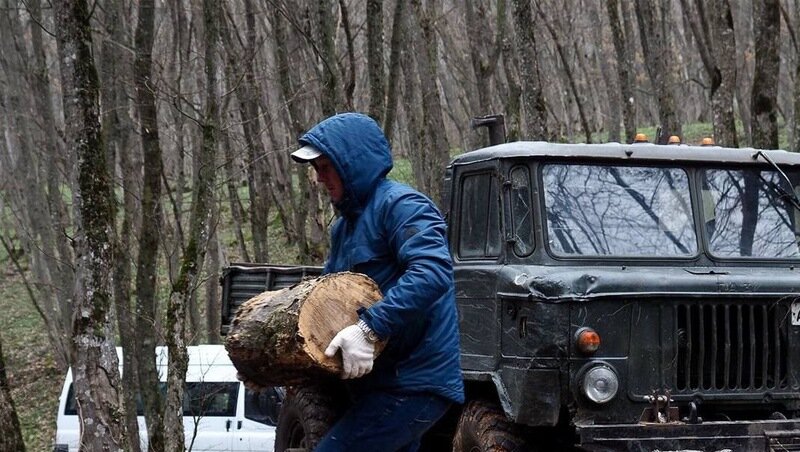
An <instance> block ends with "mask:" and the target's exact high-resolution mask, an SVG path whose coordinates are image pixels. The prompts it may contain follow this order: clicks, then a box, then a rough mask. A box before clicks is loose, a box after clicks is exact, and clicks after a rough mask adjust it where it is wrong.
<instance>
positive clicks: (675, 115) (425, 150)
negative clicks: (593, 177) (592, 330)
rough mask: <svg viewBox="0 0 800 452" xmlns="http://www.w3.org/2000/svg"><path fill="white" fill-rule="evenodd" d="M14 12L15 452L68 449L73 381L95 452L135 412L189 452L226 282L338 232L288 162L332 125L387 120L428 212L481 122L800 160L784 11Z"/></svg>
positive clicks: (11, 1)
mask: <svg viewBox="0 0 800 452" xmlns="http://www.w3.org/2000/svg"><path fill="white" fill-rule="evenodd" d="M0 11H1V12H2V14H0V67H1V68H2V71H0V244H1V245H2V247H0V268H2V279H0V312H3V314H2V315H0V450H15V451H17V450H23V448H24V447H25V446H26V445H27V447H28V450H49V449H50V448H51V447H52V440H53V433H54V426H55V414H56V410H55V406H56V405H55V404H56V403H57V401H56V398H57V395H58V391H59V389H60V382H61V381H62V379H63V375H64V373H65V371H66V368H67V366H70V365H71V366H72V368H73V371H74V372H75V381H76V386H77V388H78V391H77V394H78V398H79V403H80V406H81V412H82V413H81V414H82V416H84V418H92V419H94V420H95V422H93V423H92V424H91V425H89V426H87V427H86V428H87V429H88V431H87V435H88V436H87V438H92V440H91V441H92V442H91V444H87V447H89V450H101V449H102V448H103V447H107V446H109V447H111V446H114V447H116V446H120V447H122V448H123V449H124V450H134V451H135V450H137V449H138V447H137V445H136V444H135V443H136V442H135V441H134V442H132V443H130V444H129V443H128V442H127V436H130V437H134V438H135V437H136V436H135V431H136V430H135V425H136V424H135V417H134V416H135V415H134V413H133V412H132V410H126V409H125V407H132V406H133V403H132V400H133V394H134V392H133V391H134V390H138V391H140V392H141V394H142V396H143V400H144V404H145V413H146V418H147V423H148V425H149V426H151V427H150V428H148V431H149V434H150V441H151V444H154V447H156V449H155V450H176V451H177V450H183V435H182V434H178V431H177V430H176V429H180V428H182V423H181V422H177V420H176V418H175V416H176V414H174V413H179V410H169V409H167V410H164V406H180V403H181V398H182V394H183V393H182V391H181V390H180V387H181V386H180V385H181V381H180V376H181V372H185V366H186V361H185V356H186V355H185V348H184V347H185V346H186V345H187V344H192V343H215V342H219V340H220V338H219V335H218V330H219V327H218V324H219V312H220V309H219V298H220V295H219V285H218V277H219V272H220V269H221V268H222V267H223V266H225V265H227V264H229V263H230V262H234V261H252V262H274V263H303V264H319V263H320V262H321V261H322V259H323V257H324V255H325V252H326V249H327V227H328V225H329V224H330V221H331V219H332V218H333V215H334V213H333V211H332V209H331V207H330V205H329V203H328V201H327V199H326V197H325V195H324V190H320V187H318V186H317V184H316V182H315V180H314V176H313V172H312V171H310V170H309V168H308V166H307V165H305V166H302V165H295V164H292V163H291V161H290V159H289V158H288V154H289V152H291V151H292V150H294V149H295V148H296V146H297V144H296V140H297V137H298V136H299V135H300V134H302V133H303V132H304V131H305V130H307V129H308V128H309V127H310V126H312V125H313V124H315V123H316V122H318V121H319V120H321V119H323V118H325V117H326V116H329V115H331V114H334V113H336V112H341V111H353V110H355V111H362V112H365V113H368V114H369V115H371V116H372V117H373V118H375V119H376V120H377V121H378V122H379V123H380V124H381V125H382V127H383V128H384V130H385V131H386V134H387V136H388V137H389V138H390V141H391V143H392V147H393V152H394V155H395V160H396V162H397V164H396V168H395V170H394V171H393V172H392V174H391V175H390V176H391V177H393V178H396V179H400V180H403V181H405V182H408V183H410V184H412V185H414V186H416V187H417V188H419V189H420V190H422V191H424V192H426V193H428V194H429V195H430V196H431V197H432V198H433V199H434V200H437V201H438V200H440V198H441V180H442V176H443V172H444V168H445V166H446V164H447V161H448V160H449V159H450V158H451V156H452V155H455V154H458V153H461V152H465V151H468V150H471V149H474V148H477V147H480V146H482V145H484V144H485V143H486V137H485V136H483V135H481V134H480V133H479V132H477V131H473V130H471V129H470V126H469V124H470V119H471V118H472V117H474V116H480V115H485V114H493V113H502V114H504V115H505V118H506V125H507V131H508V136H509V139H510V140H518V139H526V140H548V141H563V142H577V141H580V142H606V141H619V142H630V141H631V140H632V137H633V136H634V134H635V133H636V132H638V131H648V132H649V134H650V136H651V139H653V140H655V141H657V142H661V143H663V142H665V141H666V139H667V137H668V136H669V135H673V134H674V135H679V136H681V137H683V139H684V142H695V143H696V142H698V141H699V140H700V138H701V137H703V136H706V135H708V136H713V137H714V139H715V140H716V142H717V143H718V144H721V145H724V146H729V147H739V146H753V147H757V148H778V147H780V148H783V149H787V150H791V151H797V150H798V149H800V43H798V37H797V32H798V27H799V26H800V5H798V2H796V1H792V0H535V1H533V0H492V1H489V0H485V1H481V0H409V1H402V0H397V1H392V0H293V1H292V0H229V1H215V0H161V1H155V0H139V1H136V0H96V1H93V2H91V3H89V2H87V1H86V0H63V1H56V2H44V3H43V2H42V1H41V0H0ZM779 139H780V141H779ZM162 344H163V345H167V346H168V347H170V356H171V357H174V359H173V360H172V362H171V363H170V365H171V366H172V368H171V369H172V371H171V375H174V378H173V377H171V378H170V381H169V384H168V391H167V393H166V396H162V395H161V393H160V392H159V391H158V390H157V389H156V388H157V387H158V385H157V384H156V383H155V382H156V381H157V380H156V378H157V377H156V376H155V364H154V362H153V360H152V359H143V357H145V356H153V353H152V350H153V347H154V346H156V345H162ZM115 345H117V346H120V345H121V346H123V347H124V349H125V372H124V378H125V381H124V384H123V385H119V384H118V383H119V381H120V378H121V377H120V375H119V372H118V370H117V361H116V355H115V354H114V352H113V347H114V346H115ZM4 353H5V355H4ZM4 357H5V360H4ZM123 387H124V388H125V390H122V389H121V388H123ZM120 413H124V416H122V415H119V414H120ZM20 419H21V421H20ZM125 425H127V432H128V435H127V436H126V434H125V432H126V428H125Z"/></svg>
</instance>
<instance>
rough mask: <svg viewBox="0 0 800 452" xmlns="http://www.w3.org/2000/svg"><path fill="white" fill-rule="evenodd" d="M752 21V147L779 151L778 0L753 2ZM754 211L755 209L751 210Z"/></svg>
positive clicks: (779, 18) (779, 20)
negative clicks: (753, 61)
mask: <svg viewBox="0 0 800 452" xmlns="http://www.w3.org/2000/svg"><path fill="white" fill-rule="evenodd" d="M753 19H754V20H755V24H756V26H755V34H756V35H755V48H756V55H755V68H756V71H755V74H754V75H753V92H752V95H751V103H750V107H751V110H752V113H753V124H752V126H751V134H752V137H753V147H756V148H762V149H777V148H778V112H777V105H778V102H777V99H778V69H779V67H780V55H779V54H778V36H780V28H781V16H780V6H779V2H778V0H759V1H754V2H753ZM753 211H755V210H753Z"/></svg>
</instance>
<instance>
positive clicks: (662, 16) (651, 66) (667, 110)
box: [635, 0, 682, 144]
mask: <svg viewBox="0 0 800 452" xmlns="http://www.w3.org/2000/svg"><path fill="white" fill-rule="evenodd" d="M669 3H670V2H669V0H636V2H635V6H636V18H637V22H638V23H639V38H640V40H641V42H642V54H643V55H644V60H645V67H646V68H647V74H648V75H649V76H650V82H651V83H652V89H653V96H654V97H655V98H656V103H657V105H658V119H659V122H660V124H659V126H660V127H661V135H660V136H659V137H657V138H656V139H657V141H658V142H659V143H662V144H666V142H667V139H668V138H669V136H670V135H679V136H680V135H681V134H682V127H681V121H680V118H679V116H678V111H677V104H676V103H675V91H674V90H675V88H676V82H675V79H676V74H675V72H674V69H673V68H674V66H675V65H674V64H672V62H673V61H674V56H673V54H672V47H671V42H670V32H669V30H670V27H671V21H670V10H669Z"/></svg>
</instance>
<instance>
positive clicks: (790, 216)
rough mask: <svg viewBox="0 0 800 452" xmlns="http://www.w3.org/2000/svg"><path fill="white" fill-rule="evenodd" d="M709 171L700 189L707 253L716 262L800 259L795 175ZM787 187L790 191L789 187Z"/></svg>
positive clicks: (799, 184) (799, 185)
mask: <svg viewBox="0 0 800 452" xmlns="http://www.w3.org/2000/svg"><path fill="white" fill-rule="evenodd" d="M786 175H787V177H788V180H787V178H784V177H782V176H781V175H780V174H779V173H778V172H777V171H772V170H768V171H759V170H752V169H750V170H745V169H742V170H731V169H710V170H706V171H705V172H704V175H703V176H704V177H703V184H702V199H703V216H704V220H703V221H704V222H705V229H706V236H707V240H708V243H709V245H708V246H709V249H710V251H711V253H712V254H714V255H715V256H719V257H759V258H778V259H797V258H799V257H800V248H799V247H798V237H800V210H798V209H797V207H796V205H795V204H796V203H795V202H794V198H793V193H794V194H800V172H798V171H794V172H792V171H789V172H787V173H786ZM790 184H791V186H790Z"/></svg>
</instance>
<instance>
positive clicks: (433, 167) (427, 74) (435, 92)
mask: <svg viewBox="0 0 800 452" xmlns="http://www.w3.org/2000/svg"><path fill="white" fill-rule="evenodd" d="M438 3H439V0H425V5H424V7H423V4H422V0H411V5H412V7H413V8H414V16H415V17H416V20H417V24H418V26H419V29H420V30H421V31H422V40H420V41H417V45H418V46H419V48H420V51H421V52H419V53H418V54H417V55H416V57H417V58H418V60H417V69H418V71H419V78H420V88H421V92H422V112H423V113H422V114H423V121H422V124H421V126H422V127H423V129H424V133H425V137H426V142H425V147H423V148H418V149H414V150H412V152H413V153H414V155H415V157H416V158H415V162H416V165H417V167H416V168H415V177H416V178H417V183H418V185H419V187H420V188H421V189H422V190H423V191H424V192H425V193H427V194H428V196H430V197H431V199H433V200H434V202H436V203H437V204H440V203H441V202H442V190H441V187H442V184H441V181H442V179H443V176H444V167H445V165H446V164H447V161H448V160H449V158H450V145H449V144H448V142H447V138H446V136H445V131H444V119H443V118H442V101H441V98H440V96H439V87H438V83H437V82H438V79H437V75H436V74H437V65H438V62H439V53H438V43H437V39H436V33H435V27H436V24H435V22H434V21H435V20H436V17H438Z"/></svg>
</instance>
